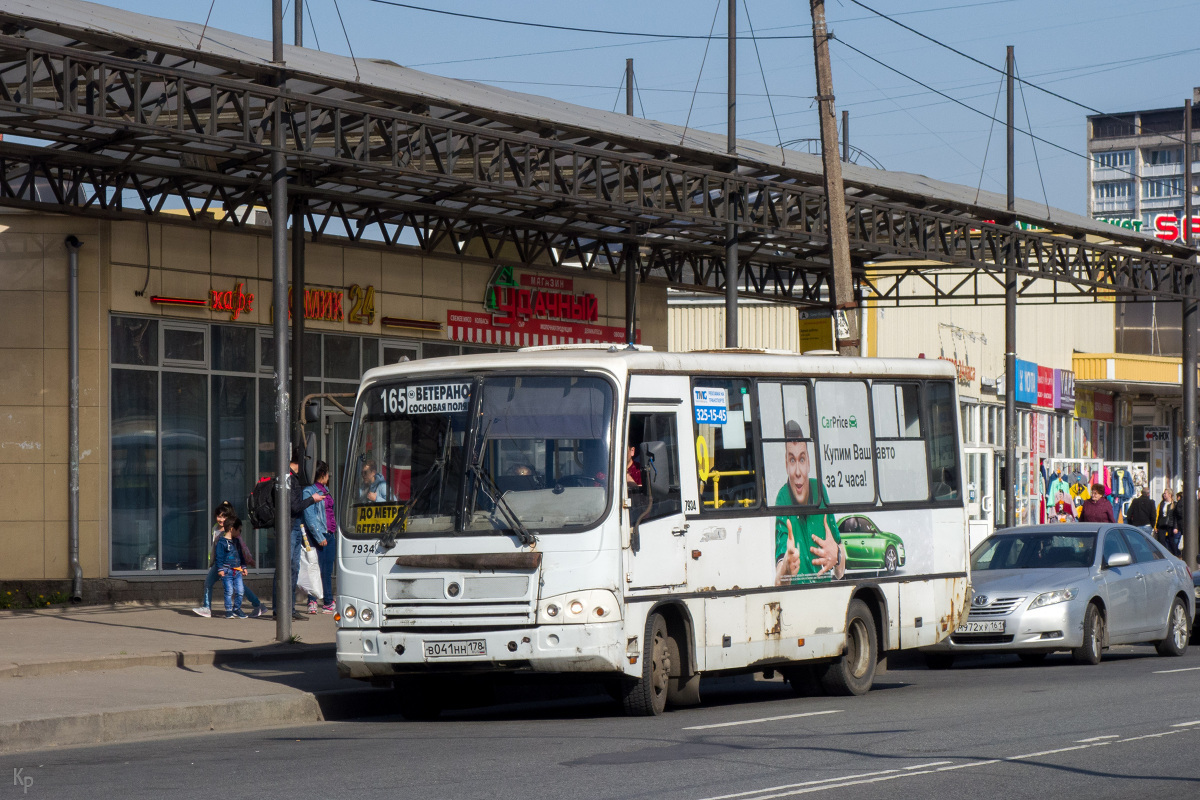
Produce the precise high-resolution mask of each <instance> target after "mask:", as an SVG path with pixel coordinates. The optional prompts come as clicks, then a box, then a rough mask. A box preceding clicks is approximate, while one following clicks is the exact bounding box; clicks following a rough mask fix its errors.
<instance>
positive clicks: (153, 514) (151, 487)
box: [109, 325, 158, 571]
mask: <svg viewBox="0 0 1200 800" xmlns="http://www.w3.org/2000/svg"><path fill="white" fill-rule="evenodd" d="M113 327H114V330H115V328H116V326H115V325H114V326H113ZM114 338H115V337H114ZM110 386H111V394H110V403H111V406H110V407H111V408H112V447H111V464H112V473H111V475H110V478H109V482H110V485H111V487H112V518H111V524H112V528H111V530H112V568H113V570H116V571H125V570H144V569H158V526H157V525H156V524H155V520H156V519H157V518H158V373H157V372H151V371H145V370H130V369H114V370H113V371H112V379H111V381H110Z"/></svg>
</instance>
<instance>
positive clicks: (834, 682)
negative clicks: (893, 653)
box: [821, 599, 879, 697]
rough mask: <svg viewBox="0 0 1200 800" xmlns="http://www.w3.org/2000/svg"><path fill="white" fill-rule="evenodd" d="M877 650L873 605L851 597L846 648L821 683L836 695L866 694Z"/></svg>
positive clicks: (826, 672)
mask: <svg viewBox="0 0 1200 800" xmlns="http://www.w3.org/2000/svg"><path fill="white" fill-rule="evenodd" d="M878 654H879V651H878V644H877V643H876V641H875V618H874V617H873V616H872V615H871V609H870V608H868V607H867V604H866V603H864V602H863V601H862V600H857V599H855V600H851V601H850V607H849V608H848V609H847V611H846V650H845V652H843V653H842V656H841V657H840V658H839V659H838V660H837V661H834V662H833V663H832V664H830V665H829V666H828V667H826V668H825V674H824V675H822V676H821V685H822V686H824V687H825V691H827V692H829V694H831V695H834V696H835V697H848V696H850V695H863V694H866V693H867V692H868V691H870V690H871V684H872V683H874V681H875V661H876V659H877V658H878Z"/></svg>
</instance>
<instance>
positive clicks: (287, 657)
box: [0, 642, 337, 679]
mask: <svg viewBox="0 0 1200 800" xmlns="http://www.w3.org/2000/svg"><path fill="white" fill-rule="evenodd" d="M336 652H337V646H336V645H335V644H334V643H333V642H327V643H322V644H307V645H305V644H297V645H291V644H289V645H268V646H266V647H246V648H241V649H237V650H198V651H187V650H168V651H164V652H162V653H154V654H147V655H134V656H121V655H117V656H96V657H94V658H89V659H64V660H61V661H40V662H33V663H29V664H9V665H5V666H0V679H3V678H41V677H46V676H51V675H65V674H67V673H68V672H95V671H99V670H109V669H128V668H129V667H197V666H210V665H213V664H236V663H239V662H245V661H260V662H268V661H297V660H301V659H310V658H333V657H334V655H335V654H336Z"/></svg>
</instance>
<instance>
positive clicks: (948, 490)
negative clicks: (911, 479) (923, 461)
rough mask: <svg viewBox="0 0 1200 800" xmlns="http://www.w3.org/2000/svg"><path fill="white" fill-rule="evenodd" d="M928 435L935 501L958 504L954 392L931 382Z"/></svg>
mask: <svg viewBox="0 0 1200 800" xmlns="http://www.w3.org/2000/svg"><path fill="white" fill-rule="evenodd" d="M925 402H926V405H927V408H928V409H929V410H928V412H927V413H928V417H927V418H928V420H929V431H928V434H927V439H928V442H929V483H930V485H931V486H932V488H933V499H934V500H957V499H958V498H959V491H958V436H957V434H956V432H955V430H954V423H955V420H956V419H957V417H958V414H957V412H956V410H955V408H954V388H953V386H952V385H951V384H950V383H947V382H943V381H930V382H929V383H928V384H926V387H925Z"/></svg>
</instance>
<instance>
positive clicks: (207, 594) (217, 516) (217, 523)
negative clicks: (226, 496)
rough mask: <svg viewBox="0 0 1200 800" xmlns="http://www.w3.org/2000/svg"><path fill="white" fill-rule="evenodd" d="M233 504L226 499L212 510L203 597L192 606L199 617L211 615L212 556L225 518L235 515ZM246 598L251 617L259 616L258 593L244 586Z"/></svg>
mask: <svg viewBox="0 0 1200 800" xmlns="http://www.w3.org/2000/svg"><path fill="white" fill-rule="evenodd" d="M235 513H236V512H235V511H234V510H233V504H232V503H230V502H229V501H228V500H224V501H222V502H221V504H220V505H219V506H217V508H216V510H215V511H214V512H213V527H212V533H211V536H210V539H209V542H208V574H207V575H205V576H204V597H203V599H201V601H200V605H199V606H197V607H196V608H193V609H192V611H193V612H194V613H196V614H198V615H199V616H201V617H211V616H212V589H213V584H215V583H216V582H217V577H218V575H217V562H216V559H215V558H214V557H213V555H214V551H215V549H216V546H217V540H218V539H220V538H221V537H222V536H224V535H225V518H226V517H230V516H235ZM245 593H246V599H247V600H249V601H250V604H251V605H253V606H254V610H253V611H251V612H250V616H251V617H261V616H262V613H263V605H262V601H261V600H259V599H258V595H256V594H255V593H254V591H253V590H252V589H251V588H250V587H249V586H246V587H245Z"/></svg>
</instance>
